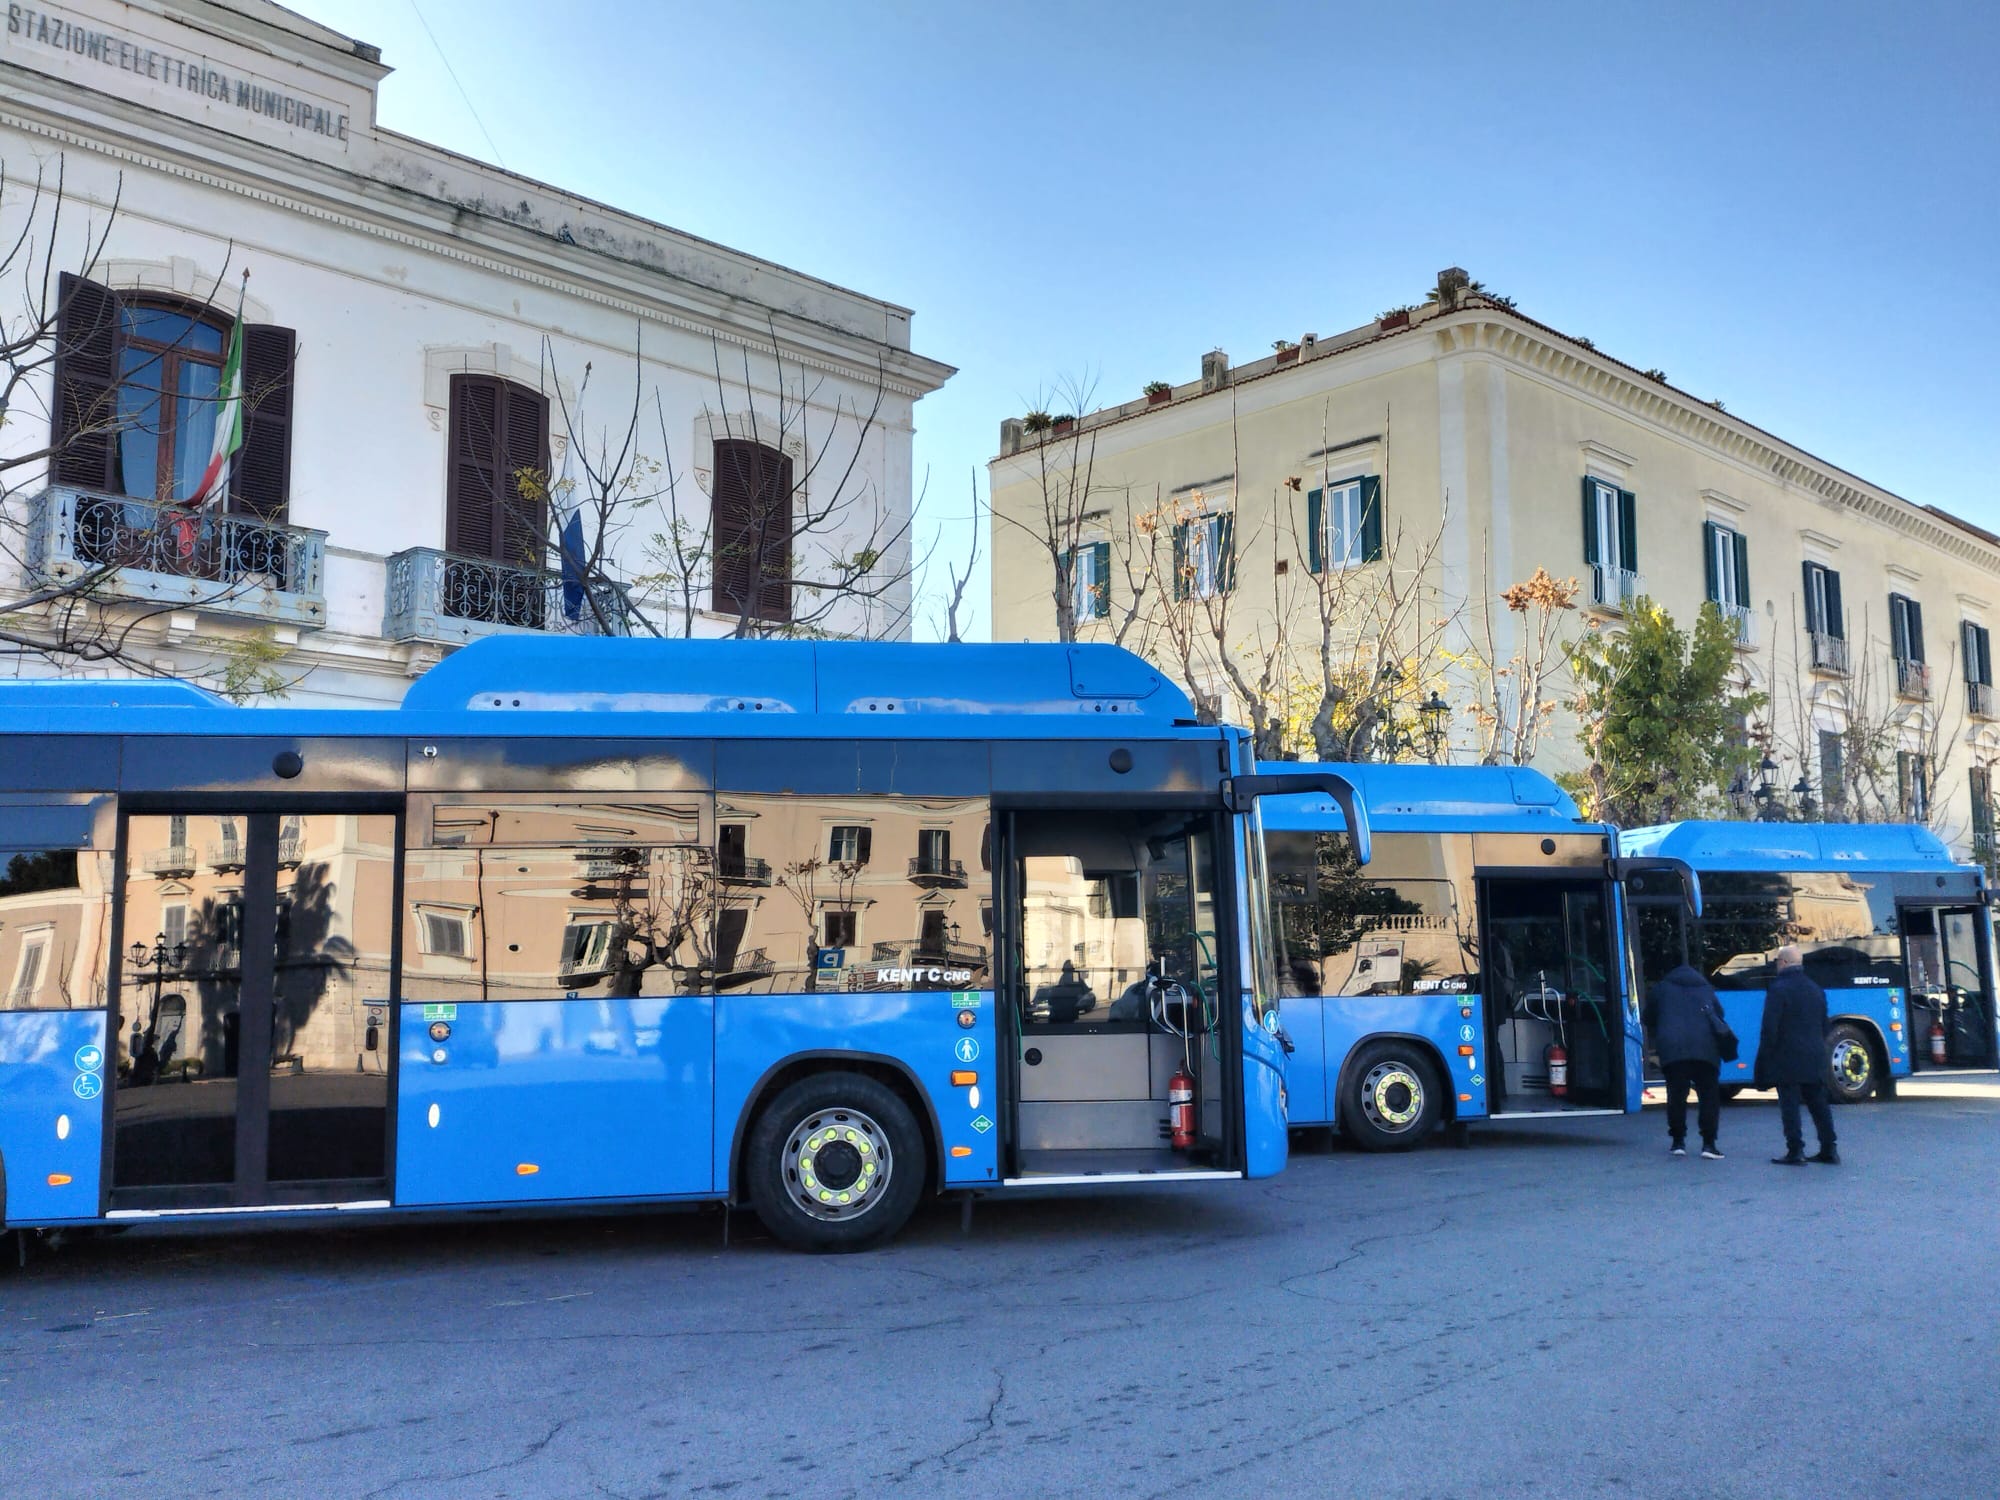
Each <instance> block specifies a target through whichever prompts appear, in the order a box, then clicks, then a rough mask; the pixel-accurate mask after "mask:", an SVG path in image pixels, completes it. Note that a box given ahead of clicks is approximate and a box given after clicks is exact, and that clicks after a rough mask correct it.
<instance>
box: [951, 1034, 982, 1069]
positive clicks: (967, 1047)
mask: <svg viewBox="0 0 2000 1500" xmlns="http://www.w3.org/2000/svg"><path fill="white" fill-rule="evenodd" d="M951 1055H952V1056H953V1057H955V1058H957V1059H958V1060H959V1061H960V1062H962V1063H969V1062H977V1061H979V1039H978V1038H977V1037H970V1036H962V1037H960V1038H959V1039H958V1040H957V1041H955V1042H953V1043H952V1044H951Z"/></svg>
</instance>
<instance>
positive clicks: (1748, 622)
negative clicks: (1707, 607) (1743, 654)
mask: <svg viewBox="0 0 2000 1500" xmlns="http://www.w3.org/2000/svg"><path fill="white" fill-rule="evenodd" d="M1715 607H1716V608H1717V609H1719V610H1721V611H1722V618H1723V619H1725V620H1733V621H1734V622H1735V624H1736V644H1737V645H1738V646H1742V647H1745V648H1748V647H1751V646H1754V645H1756V644H1757V630H1756V625H1757V619H1756V616H1755V615H1753V614H1751V613H1750V609H1749V606H1748V605H1743V604H1718V605H1716V606H1715Z"/></svg>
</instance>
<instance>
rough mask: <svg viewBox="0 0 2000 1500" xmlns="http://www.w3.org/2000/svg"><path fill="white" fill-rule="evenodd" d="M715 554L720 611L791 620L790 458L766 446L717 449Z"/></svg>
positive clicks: (734, 443)
mask: <svg viewBox="0 0 2000 1500" xmlns="http://www.w3.org/2000/svg"><path fill="white" fill-rule="evenodd" d="M712 472H713V475H714V478H713V479H712V481H711V493H710V497H709V498H710V503H711V506H712V524H711V526H710V536H709V549H710V552H711V554H712V564H711V573H712V575H713V578H714V607H715V609H716V612H717V613H719V614H730V615H742V614H745V613H748V614H749V615H750V616H752V617H753V618H755V619H760V620H771V621H779V622H783V621H787V620H790V619H791V618H792V588H791V572H792V461H791V460H790V459H789V458H787V457H786V456H785V455H784V454H782V453H779V452H778V451H777V450H776V449H773V448H767V447H765V446H764V445H763V444H762V443H752V442H746V441H743V440H741V439H736V438H731V439H726V440H723V441H719V442H717V443H716V445H715V467H714V469H713V471H712Z"/></svg>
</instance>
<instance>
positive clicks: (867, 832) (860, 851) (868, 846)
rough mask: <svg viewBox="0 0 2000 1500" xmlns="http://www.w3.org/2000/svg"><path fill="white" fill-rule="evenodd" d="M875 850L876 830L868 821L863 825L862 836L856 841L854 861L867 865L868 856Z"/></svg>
mask: <svg viewBox="0 0 2000 1500" xmlns="http://www.w3.org/2000/svg"><path fill="white" fill-rule="evenodd" d="M874 852H875V830H874V829H872V828H870V827H869V826H868V825H867V824H866V823H863V824H862V825H861V836H860V837H859V838H857V839H856V840H855V841H854V862H855V863H856V864H858V865H865V864H867V863H868V857H869V856H870V855H871V854H873V853H874Z"/></svg>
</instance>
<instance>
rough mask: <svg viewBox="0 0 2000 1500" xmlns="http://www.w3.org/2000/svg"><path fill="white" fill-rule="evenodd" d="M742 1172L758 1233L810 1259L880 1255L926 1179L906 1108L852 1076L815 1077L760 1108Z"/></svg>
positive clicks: (918, 1130) (891, 1094)
mask: <svg viewBox="0 0 2000 1500" xmlns="http://www.w3.org/2000/svg"><path fill="white" fill-rule="evenodd" d="M743 1169H744V1173H745V1175H746V1177H747V1179H748V1182H747V1187H748V1190H749V1193H748V1196H749V1199H750V1203H751V1206H752V1207H753V1208H755V1209H756V1210H757V1217H758V1218H760V1219H762V1220H763V1221H764V1227H765V1228H766V1229H768V1230H770V1231H771V1233H772V1235H773V1236H774V1237H775V1238H777V1239H778V1240H780V1241H781V1242H783V1243H784V1244H787V1245H790V1246H791V1247H793V1248H794V1249H797V1250H818V1251H843V1250H865V1249H868V1248H869V1247H870V1246H873V1245H879V1244H880V1243H882V1241H884V1240H886V1239H888V1238H889V1237H890V1236H891V1235H893V1234H894V1233H895V1232H896V1231H897V1230H899V1229H901V1228H902V1227H903V1225H904V1224H906V1223H908V1222H909V1218H910V1215H911V1214H912V1213H914V1212H915V1211H916V1207H917V1200H918V1199H919V1198H920V1197H921V1196H922V1195H923V1191H924V1184H925V1183H926V1182H927V1181H928V1180H929V1177H930V1162H929V1159H928V1154H927V1152H926V1151H925V1147H924V1132H923V1128H922V1127H921V1126H920V1125H918V1123H917V1118H916V1116H915V1115H913V1114H912V1113H911V1112H910V1107H909V1105H907V1104H905V1103H904V1102H903V1101H902V1099H901V1098H900V1097H898V1096H897V1094H896V1093H895V1091H894V1090H892V1089H890V1088H889V1087H888V1086H887V1085H886V1084H883V1083H879V1082H877V1081H876V1080H875V1079H873V1078H868V1077H864V1076H863V1075H861V1074H859V1073H814V1074H812V1075H811V1076H809V1077H806V1078H801V1079H800V1080H798V1082H796V1083H794V1084H792V1085H790V1086H789V1087H788V1088H786V1089H785V1090H784V1091H783V1092H781V1093H780V1094H779V1095H778V1096H777V1097H776V1098H775V1099H773V1100H771V1101H770V1103H768V1104H766V1105H765V1106H764V1107H763V1109H761V1110H760V1111H758V1114H757V1122H756V1124H754V1125H752V1126H751V1127H750V1140H749V1143H748V1146H747V1147H746V1149H745V1152H744V1158H743Z"/></svg>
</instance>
